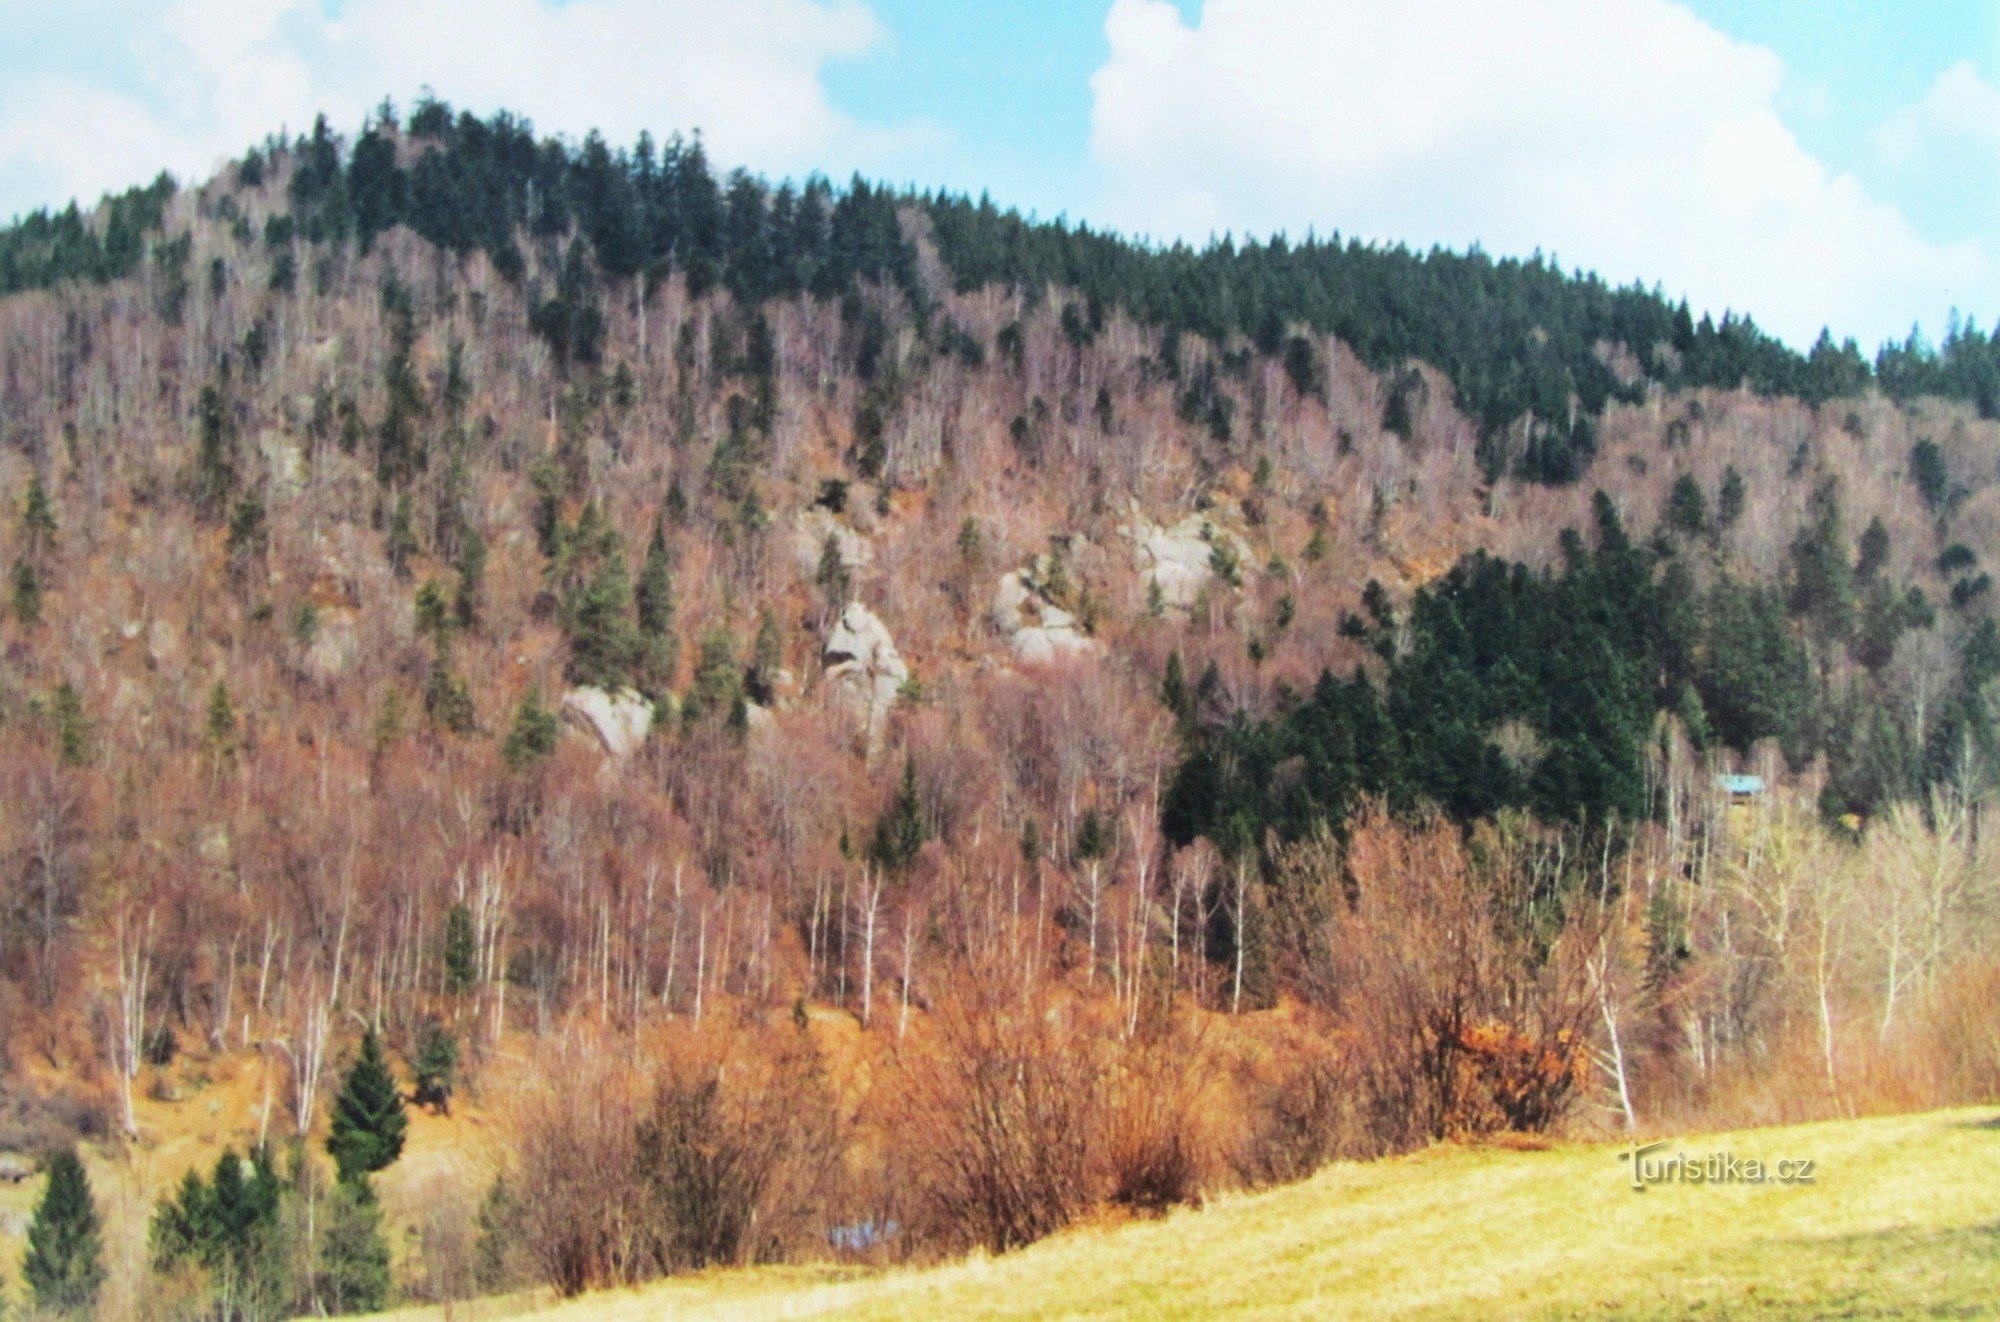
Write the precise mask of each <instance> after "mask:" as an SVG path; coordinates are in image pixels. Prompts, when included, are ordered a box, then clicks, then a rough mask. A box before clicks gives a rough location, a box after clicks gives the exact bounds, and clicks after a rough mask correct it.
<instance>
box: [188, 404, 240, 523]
mask: <svg viewBox="0 0 2000 1322" xmlns="http://www.w3.org/2000/svg"><path fill="white" fill-rule="evenodd" d="M196 412H197V419H198V427H199V431H198V439H197V441H196V446H195V459H194V474H193V477H192V479H191V482H190V485H191V487H192V495H193V497H194V503H195V507H196V508H197V509H199V510H200V511H201V512H202V514H203V515H204V516H205V517H207V518H210V519H220V518H221V517H222V514H223V512H224V511H225V510H227V509H228V508H229V498H230V496H231V495H233V494H234V493H235V491H236V423H235V420H234V419H233V418H232V417H231V416H230V412H229V404H228V401H227V400H226V399H224V398H223V395H222V392H221V391H220V390H218V389H217V388H216V387H215V386H212V385H207V386H203V387H202V388H201V400H200V403H199V405H198V406H197V410H196Z"/></svg>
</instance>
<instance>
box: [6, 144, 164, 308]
mask: <svg viewBox="0 0 2000 1322" xmlns="http://www.w3.org/2000/svg"><path fill="white" fill-rule="evenodd" d="M177 187H178V186H177V185H176V184H175V183H174V178H173V176H172V175H170V174H165V173H162V174H161V175H160V176H159V177H158V178H157V179H155V180H153V182H152V183H150V184H147V185H145V186H144V187H142V188H129V189H127V190H126V191H124V192H122V193H118V194H114V195H112V196H109V197H106V198H105V199H104V203H103V205H102V207H101V208H100V212H99V214H98V215H95V216H85V215H84V214H83V213H82V212H81V211H80V210H78V208H77V205H76V203H74V202H72V203H70V204H69V206H67V207H65V208H64V209H63V210H61V211H59V212H56V213H54V214H53V215H52V214H50V213H49V211H48V210H47V209H46V208H45V209H43V210H40V211H36V212H32V213H30V214H29V215H27V216H25V217H23V218H22V219H20V220H17V221H15V222H14V223H13V224H12V225H9V226H7V227H5V228H4V229H0V295H4V294H13V293H18V292H19V291H21V290H23V289H46V288H48V287H49V286H51V285H56V284H60V283H62V282H63V281H65V280H90V281H105V280H116V279H118V278H119V277H120V276H126V275H130V274H132V272H133V271H134V270H136V269H137V268H138V265H139V261H140V259H141V258H143V257H144V256H145V255H146V239H147V236H148V235H153V234H157V233H158V232H159V230H160V226H161V223H162V221H163V219H164V217H165V215H166V209H167V203H168V202H170V201H172V200H173V196H174V192H175V190H176V188H177Z"/></svg>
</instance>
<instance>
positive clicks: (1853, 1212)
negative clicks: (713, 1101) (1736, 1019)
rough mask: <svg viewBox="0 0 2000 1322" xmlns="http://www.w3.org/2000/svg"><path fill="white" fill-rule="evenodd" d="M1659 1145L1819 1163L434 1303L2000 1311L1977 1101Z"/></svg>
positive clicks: (1301, 1200)
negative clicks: (1793, 1175) (1796, 1179)
mask: <svg viewBox="0 0 2000 1322" xmlns="http://www.w3.org/2000/svg"><path fill="white" fill-rule="evenodd" d="M1674 1150H1679V1151H1683V1152H1686V1153H1689V1154H1691V1155H1693V1154H1703V1153H1708V1152H1714V1151H1727V1152H1732V1153H1734V1154H1736V1155H1737V1156H1739V1157H1756V1158H1760V1159H1764V1160H1767V1161H1768V1160H1773V1159H1776V1158H1780V1157H1783V1158H1799V1157H1807V1158H1812V1159H1813V1160H1814V1161H1816V1163H1817V1169H1816V1178H1815V1180H1814V1182H1813V1183H1812V1184H1810V1185H1776V1184H1771V1185H1756V1186H1749V1185H1730V1186H1713V1185H1702V1186H1693V1185H1670V1186H1665V1187H1657V1188H1652V1189H1649V1190H1647V1191H1646V1192H1644V1193H1635V1192H1633V1190H1632V1189H1631V1188H1630V1186H1629V1183H1628V1179H1629V1171H1630V1166H1629V1164H1628V1163H1625V1162H1622V1161H1620V1160H1619V1159H1618V1156H1617V1152H1618V1149H1617V1148H1615V1147H1607V1146H1590V1145H1561V1146H1557V1147H1554V1148H1552V1149H1550V1150H1548V1151H1544V1152H1532V1151H1530V1152H1522V1151H1502V1150H1496V1149H1462V1148H1439V1149H1434V1150H1432V1151H1429V1152H1424V1153H1419V1154H1417V1155H1415V1156H1411V1157H1406V1158H1401V1159H1397V1160H1392V1161H1382V1162H1374V1163H1366V1164H1354V1165H1341V1166H1337V1167H1334V1168H1332V1169H1329V1170H1327V1171H1325V1172H1323V1173H1322V1174H1320V1175H1319V1176H1317V1177H1316V1178H1314V1179H1312V1180H1309V1181H1307V1182H1305V1183H1303V1184H1300V1185H1296V1186H1293V1187H1290V1188H1285V1189H1279V1190H1274V1191H1271V1192H1268V1193H1261V1194H1250V1195H1240V1196H1234V1197H1227V1198H1221V1199H1217V1200H1216V1201H1214V1202H1213V1203H1211V1204H1210V1206H1209V1207H1208V1208H1207V1209H1206V1210H1203V1211H1189V1212H1182V1213H1179V1214H1177V1215H1174V1216H1171V1217H1168V1218H1166V1219H1164V1220H1160V1221H1154V1222H1146V1223H1136V1224H1128V1225H1122V1226H1108V1227H1091V1228H1085V1229H1081V1230H1077V1231H1074V1232H1071V1233H1069V1234H1066V1235H1062V1236H1059V1237H1057V1238H1055V1239H1053V1240H1050V1241H1047V1242H1045V1243H1042V1244H1039V1245H1036V1246H1035V1247H1033V1248H1030V1249H1028V1250H1026V1251H1024V1252H1021V1253H1017V1254H1014V1255H1011V1256H1008V1257H1005V1258H999V1259H992V1258H984V1257H979V1258H972V1259H969V1260H966V1261H963V1262H957V1263H953V1264H950V1265H946V1266H942V1267H935V1268H930V1269H926V1270H906V1271H890V1272H882V1273H861V1272H854V1271H843V1270H841V1269H838V1268H830V1267H820V1268H814V1267H792V1268H777V1269H760V1270H750V1271H733V1272H713V1273H708V1274H705V1275H702V1276H698V1277H693V1278H687V1279H682V1280H677V1281H671V1282H666V1283H662V1284H658V1285H654V1286H651V1287H648V1288H645V1289H641V1290H632V1291H623V1292H614V1293H607V1294H602V1295H595V1296H591V1297H587V1298H584V1299H580V1300H576V1301H573V1302H571V1303H568V1304H565V1305H561V1306H551V1305H550V1304H549V1303H548V1301H546V1300H536V1299H528V1300H521V1299H515V1300H491V1301H485V1302H482V1303H477V1304H472V1305H459V1306H458V1307H457V1308H455V1309H454V1310H453V1311H452V1316H453V1317H455V1318H501V1317H507V1316H515V1315H520V1314H523V1313H533V1314H534V1315H535V1316H536V1317H538V1318H546V1319H548V1320H549V1322H586V1320H590V1319H604V1320H605V1322H625V1320H628V1319H629V1320H631V1322H637V1320H638V1319H651V1318H661V1317H674V1318H764V1317H770V1318H821V1317H842V1318H847V1317H854V1318H911V1319H915V1318H924V1319H930V1318H954V1319H959V1318H1030V1317H1033V1318H1072V1317H1114V1316H1115V1317H1137V1318H1208V1317H1217V1316H1234V1317H1244V1318H1280V1317H1286V1318H1289V1317H1347V1318H1378V1317H1409V1316H1422V1317H1465V1318H1489V1317H1496V1316H1498V1317H1521V1316H1526V1317H1538V1316H1539V1317H1570V1316H1583V1315H1586V1314H1588V1315H1597V1316H1605V1315H1610V1316H1618V1317H1632V1316H1641V1317H1645V1316H1659V1317H1681V1316H1687V1315H1690V1314H1693V1315H1707V1316H1718V1317H1740V1316H1745V1315H1757V1316H1778V1317H1800V1318H1805V1317H1825V1316H1870V1317H1874V1316H1911V1315H1927V1316H1940V1315H1941V1316H1954V1317H1969V1316H2000V1115H1996V1112H1995V1111H1994V1110H1993V1109H1991V1108H1984V1109H1975V1110H1964V1111H1950V1112H1936V1113H1932V1114H1927V1115H1916V1116H1892V1117H1883V1118H1876V1119H1867V1120H1853V1121H1841V1122H1834V1123H1827V1124H1815V1125H1801V1126H1794V1127H1791V1128H1785V1129H1762V1130H1748V1131H1743V1132H1739V1133H1731V1134H1718V1135H1706V1136H1702V1137H1699V1138H1690V1139H1686V1140H1681V1141H1677V1142H1676V1143H1674V1144H1671V1145H1670V1146H1669V1147H1668V1149H1667V1151H1668V1152H1672V1151H1674ZM404 1316H405V1317H406V1318H408V1319H410V1320H411V1322H414V1320H415V1319H417V1318H437V1317H442V1316H444V1314H443V1313H442V1312H440V1311H438V1310H430V1311H428V1312H423V1313H410V1314H405V1315H404Z"/></svg>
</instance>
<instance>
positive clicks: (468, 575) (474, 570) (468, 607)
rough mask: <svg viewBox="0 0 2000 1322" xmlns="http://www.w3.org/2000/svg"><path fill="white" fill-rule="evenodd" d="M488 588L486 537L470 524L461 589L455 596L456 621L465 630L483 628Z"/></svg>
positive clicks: (461, 554) (461, 560) (462, 550)
mask: <svg viewBox="0 0 2000 1322" xmlns="http://www.w3.org/2000/svg"><path fill="white" fill-rule="evenodd" d="M485 588H486V535H485V534H484V533H482V532H480V531H479V528H478V527H477V526H476V525H471V524H468V525H467V526H466V529H465V532H464V534H463V536H462V539H461V541H460V545H459V549H458V587H457V589H456V591H455V592H454V593H453V594H452V599H451V606H452V618H453V621H454V623H456V624H457V625H458V627H459V628H461V629H475V628H477V627H478V626H479V607H480V600H481V597H482V595H483V594H484V592H485Z"/></svg>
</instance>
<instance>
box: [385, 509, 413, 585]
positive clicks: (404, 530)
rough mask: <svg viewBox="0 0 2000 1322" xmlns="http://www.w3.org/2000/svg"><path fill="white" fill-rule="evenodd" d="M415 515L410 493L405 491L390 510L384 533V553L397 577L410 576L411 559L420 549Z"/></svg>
mask: <svg viewBox="0 0 2000 1322" xmlns="http://www.w3.org/2000/svg"><path fill="white" fill-rule="evenodd" d="M419 549H421V548H419V547H418V545H417V529H416V519H415V516H414V515H413V514H412V513H411V511H410V493H409V492H407V491H405V492H404V493H403V494H402V495H400V496H398V497H396V503H395V504H394V505H393V506H391V507H390V510H389V527H388V530H387V531H386V532H385V533H384V534H383V541H382V550H383V554H385V555H386V556H388V558H389V568H390V570H391V571H392V572H393V573H394V574H395V575H396V577H397V578H408V577H409V575H410V561H411V559H412V558H414V557H415V555H416V554H417V552H418V550H419Z"/></svg>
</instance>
